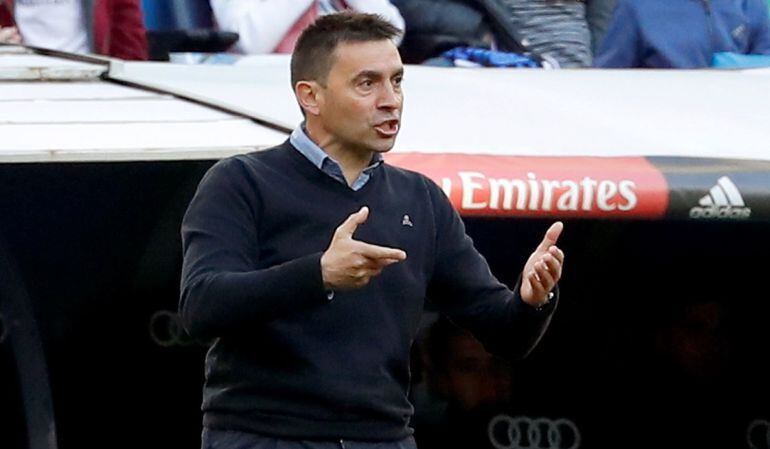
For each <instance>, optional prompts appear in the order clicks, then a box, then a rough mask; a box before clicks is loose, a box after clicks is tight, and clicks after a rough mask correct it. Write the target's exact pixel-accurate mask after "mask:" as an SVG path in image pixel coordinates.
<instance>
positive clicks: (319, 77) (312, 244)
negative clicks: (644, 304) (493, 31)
mask: <svg viewBox="0 0 770 449" xmlns="http://www.w3.org/2000/svg"><path fill="white" fill-rule="evenodd" d="M397 35H398V29H397V28H395V27H394V26H393V25H391V24H389V23H388V22H385V21H384V20H382V19H381V18H379V17H378V16H376V15H370V14H360V13H341V14H331V15H326V16H323V17H320V18H319V19H318V20H317V21H316V22H315V23H314V24H313V25H311V26H309V27H308V28H306V29H305V31H304V32H303V34H302V35H301V36H300V38H299V40H298V42H297V45H296V46H295V49H294V53H293V55H292V61H291V79H292V87H293V89H294V93H295V95H296V98H297V101H298V103H299V105H300V106H301V108H302V111H303V113H304V115H305V122H304V123H303V124H301V125H300V126H298V127H297V128H296V129H295V130H294V132H293V133H292V135H291V136H290V138H289V139H288V140H286V141H285V142H284V143H283V144H281V145H279V146H277V147H274V148H271V149H267V150H263V151H258V152H254V153H250V154H244V155H238V156H234V157H230V158H227V159H224V160H222V161H220V162H218V163H217V164H215V165H214V166H213V167H212V168H211V169H210V170H209V171H208V172H207V174H206V175H205V176H204V178H203V180H202V181H201V183H200V185H199V187H198V190H197V192H196V194H195V196H194V198H193V200H192V202H191V203H190V206H189V208H188V210H187V212H186V214H185V217H184V220H183V223H182V244H183V255H184V259H183V268H182V282H181V295H180V317H181V319H182V322H183V324H184V326H185V329H187V331H188V332H189V333H190V334H191V335H192V336H194V337H202V338H207V339H208V338H211V339H213V343H212V346H211V348H210V349H209V351H208V354H207V356H206V369H205V373H206V376H205V385H204V390H203V406H202V409H203V425H204V431H203V435H202V440H203V441H202V446H203V448H205V449H210V448H217V449H236V448H238V449H247V448H248V449H267V448H276V447H280V448H282V449H300V448H303V449H307V448H311V449H332V448H338V449H414V447H415V443H414V438H413V437H412V429H411V428H410V427H409V421H410V418H411V416H412V414H413V411H414V410H413V407H412V405H411V404H410V402H409V399H408V392H409V385H410V372H409V370H410V366H409V361H410V359H409V356H410V348H411V346H412V342H413V341H414V339H415V336H416V334H417V331H418V327H419V323H420V315H421V313H422V311H423V308H424V306H425V301H426V299H429V300H431V301H432V302H433V304H434V305H435V307H436V308H437V309H438V310H440V311H441V312H443V313H444V314H446V315H447V316H449V317H450V318H451V319H452V320H453V321H454V322H455V323H456V324H458V325H459V326H461V327H463V328H465V329H468V330H469V331H471V332H472V333H473V335H474V336H475V337H476V338H478V339H479V340H480V341H481V342H482V343H483V344H484V345H485V347H486V348H487V349H488V350H489V351H490V352H492V353H495V354H497V355H500V356H503V357H507V358H510V359H514V358H520V357H523V356H525V355H526V354H527V353H529V352H530V351H531V350H532V348H533V347H534V346H535V345H536V344H537V342H538V341H539V340H540V338H541V337H542V335H543V333H544V332H545V330H546V328H547V326H548V324H549V322H550V320H551V316H552V314H553V312H554V310H555V307H556V304H557V302H558V295H557V290H556V283H557V281H559V279H560V277H561V273H562V266H563V262H564V253H563V252H562V251H561V250H560V249H559V248H558V247H557V246H556V241H557V239H558V238H559V235H560V234H561V231H562V229H563V225H562V224H561V223H554V224H553V225H552V226H551V227H550V228H549V229H548V231H546V234H545V237H544V238H543V240H542V242H541V243H540V244H539V245H538V246H537V248H536V249H535V251H534V252H533V253H532V254H531V255H530V257H529V258H528V260H527V262H526V263H525V265H524V269H523V272H522V275H521V277H520V280H519V281H518V283H517V284H516V285H515V286H514V287H513V288H512V289H509V288H508V287H506V286H505V285H503V284H502V283H500V282H499V281H497V279H495V277H494V276H493V275H492V273H491V272H490V269H489V266H488V264H487V263H486V261H485V260H484V258H483V257H482V256H481V255H480V254H479V253H478V252H477V251H476V249H475V248H474V246H473V242H472V241H471V239H470V238H469V237H468V236H467V235H466V234H465V228H464V225H463V222H462V220H461V219H460V217H459V215H458V214H457V212H456V211H455V210H454V208H453V207H452V204H451V203H450V202H449V199H448V198H447V196H446V195H445V194H444V193H443V191H442V190H441V188H440V187H439V186H438V185H436V184H435V183H433V182H432V181H431V180H429V179H428V178H427V177H425V176H423V175H421V174H418V173H415V172H411V171H408V170H403V169H400V168H397V167H393V166H391V165H389V164H387V163H386V162H384V161H383V160H382V153H384V152H387V151H389V150H390V149H391V148H392V147H393V145H394V142H395V139H396V135H397V134H398V131H399V129H400V127H401V110H402V106H403V92H402V87H401V80H402V77H403V70H404V68H403V65H402V63H401V58H400V57H399V54H398V50H397V48H396V45H395V44H394V42H393V39H394V38H395V37H396V36H397Z"/></svg>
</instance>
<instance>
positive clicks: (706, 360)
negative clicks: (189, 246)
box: [0, 162, 770, 449]
mask: <svg viewBox="0 0 770 449" xmlns="http://www.w3.org/2000/svg"><path fill="white" fill-rule="evenodd" d="M210 165H211V162H186V163H185V162H169V163H152V164H149V163H121V164H51V165H43V164H34V165H11V166H8V165H4V166H0V179H1V180H2V183H1V184H2V186H3V195H0V213H2V216H3V219H2V220H0V233H2V236H3V238H4V239H5V241H6V243H7V246H8V248H9V251H10V253H11V254H12V256H13V257H14V260H15V262H16V264H17V265H18V267H19V270H20V272H21V273H22V276H23V280H24V283H25V286H26V289H27V291H28V293H29V296H30V298H31V299H32V302H33V307H34V311H35V316H36V317H37V320H38V324H39V327H40V330H41V336H42V339H43V346H44V347H45V352H46V354H45V355H46V359H47V361H48V364H49V374H50V382H51V389H52V392H53V402H54V406H55V411H56V417H57V426H58V428H57V430H58V434H59V443H60V447H62V448H65V449H80V448H91V447H93V448H97V447H104V446H105V444H108V445H109V446H110V447H113V448H127V449H128V448H136V447H143V448H154V447H160V448H164V447H198V445H199V434H200V419H201V416H200V412H199V407H200V399H201V382H202V375H203V357H204V354H205V350H206V347H205V342H194V341H190V340H189V339H186V338H184V336H183V335H180V334H179V333H178V329H177V328H176V327H175V322H174V320H173V311H174V310H175V309H176V305H177V298H178V289H179V285H178V284H179V270H180V267H181V250H180V241H179V223H180V221H181V217H182V214H183V213H184V209H185V207H186V204H187V203H188V201H189V199H190V198H191V197H192V194H193V193H194V190H195V187H196V185H197V182H198V180H199V179H200V177H201V176H202V174H203V173H204V172H205V170H206V169H207V168H208V167H209V166H210ZM737 182H738V181H736V183H737ZM549 224H550V221H547V220H518V219H469V220H467V225H468V232H469V234H470V235H471V236H472V237H473V238H474V240H475V242H476V244H477V246H478V248H479V249H480V251H481V252H482V253H483V254H485V255H486V257H487V258H488V260H489V262H490V265H491V267H492V269H493V272H494V273H495V274H496V275H497V276H498V277H499V278H500V279H501V280H503V281H505V282H507V283H509V284H511V285H512V283H513V282H515V280H516V277H517V276H518V274H519V271H520V269H521V267H522V266H523V263H524V261H525V259H526V257H527V256H528V255H529V253H530V252H531V251H532V250H533V249H534V247H535V246H536V245H537V244H538V243H539V241H540V239H541V238H542V233H543V232H544V231H545V230H546V229H547V227H548V225H549ZM565 225H566V226H565V231H564V234H563V238H562V240H561V242H560V245H561V246H562V248H563V249H564V250H565V252H566V253H567V262H566V271H565V273H564V278H563V281H562V282H561V288H562V299H561V302H560V305H559V309H558V311H557V314H556V315H555V317H554V320H553V323H552V326H551V329H550V330H549V332H548V333H547V334H546V336H545V337H544V339H543V341H542V342H541V345H540V346H539V347H538V348H537V349H536V350H535V351H534V352H533V353H532V354H531V356H530V357H529V358H528V359H527V360H525V361H524V362H521V363H517V364H516V365H514V366H513V374H512V376H513V395H512V399H511V403H510V405H509V409H508V410H507V413H509V414H511V415H526V416H544V417H550V418H553V419H555V418H559V417H564V418H568V419H570V420H572V421H574V422H575V423H576V425H577V426H578V427H579V429H580V431H581V435H582V445H581V447H584V448H615V447H650V446H654V447H659V446H670V447H673V446H678V447H683V448H690V447H692V448H696V447H697V448H701V447H734V448H743V447H747V445H746V441H745V431H746V426H747V422H748V421H749V420H751V419H765V420H767V419H770V411H769V409H770V406H768V404H770V387H768V385H767V381H766V379H768V378H770V370H769V369H768V362H767V359H768V350H767V348H766V345H767V342H770V338H769V337H770V326H768V325H767V324H766V323H767V317H768V316H770V314H768V312H770V310H768V308H769V306H768V304H770V298H768V293H767V288H766V287H765V286H764V283H763V282H762V281H763V280H764V277H765V276H766V275H765V271H766V269H765V267H766V262H765V260H766V256H767V251H768V249H770V241H768V237H767V231H768V225H767V223H762V222H740V223H736V222H733V223H728V222H716V221H710V222H693V221H669V222H640V221H624V222H618V221H616V222H610V221H587V220H585V221H568V222H566V223H565ZM163 311H169V313H164V312H163ZM159 312H160V314H159ZM153 317H154V318H153ZM13 358H14V355H13V354H12V352H11V351H10V348H9V347H8V345H7V343H2V344H0V418H2V419H0V447H2V448H4V449H5V448H10V449H21V448H25V443H24V434H23V413H22V412H21V411H20V410H19V409H20V407H21V401H20V399H19V398H20V395H19V388H20V384H21V382H20V379H19V377H18V376H17V374H16V372H15V367H14V364H13ZM414 374H415V380H420V378H421V377H420V376H419V372H415V373H414ZM22 377H23V374H22ZM422 412H424V411H423V410H420V409H418V413H422ZM472 424H473V425H475V424H476V423H470V422H466V423H464V424H461V425H457V426H454V427H453V428H452V429H447V432H449V431H450V430H453V431H456V432H460V433H465V434H467V435H470V434H472V433H473V432H475V429H474V428H472ZM482 424H484V423H482ZM417 430H418V434H419V429H417ZM482 435H483V433H482ZM456 441H460V440H456ZM484 444H487V445H489V442H488V441H486V442H481V443H479V445H477V446H474V447H478V448H483V447H485V446H484ZM445 447H448V446H445ZM465 447H467V446H465ZM421 449H429V446H427V445H426V446H425V447H424V448H423V447H421Z"/></svg>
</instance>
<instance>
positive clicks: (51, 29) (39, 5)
mask: <svg viewBox="0 0 770 449" xmlns="http://www.w3.org/2000/svg"><path fill="white" fill-rule="evenodd" d="M0 43H11V44H24V45H29V46H32V47H43V48H50V49H53V50H62V51H68V52H72V53H98V54H101V55H106V56H112V57H115V58H121V59H134V60H144V59H147V38H146V37H145V28H144V21H143V18H142V11H141V8H140V5H139V0H15V1H14V0H0Z"/></svg>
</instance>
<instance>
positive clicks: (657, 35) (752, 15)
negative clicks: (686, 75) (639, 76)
mask: <svg viewBox="0 0 770 449" xmlns="http://www.w3.org/2000/svg"><path fill="white" fill-rule="evenodd" d="M718 52H732V53H740V54H770V18H768V7H767V3H766V1H765V0H700V1H693V0H619V1H618V5H617V8H616V9H615V14H614V17H613V20H612V22H611V23H610V26H609V29H608V30H607V35H606V37H605V38H604V41H603V42H602V44H601V47H600V50H599V52H598V54H597V56H596V60H595V65H596V66H598V67H645V68H700V67H708V66H710V65H711V62H712V58H713V55H714V53H718Z"/></svg>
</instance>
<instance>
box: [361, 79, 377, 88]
mask: <svg viewBox="0 0 770 449" xmlns="http://www.w3.org/2000/svg"><path fill="white" fill-rule="evenodd" d="M360 85H361V87H366V88H370V87H372V86H374V82H372V80H363V81H361V84H360Z"/></svg>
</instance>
